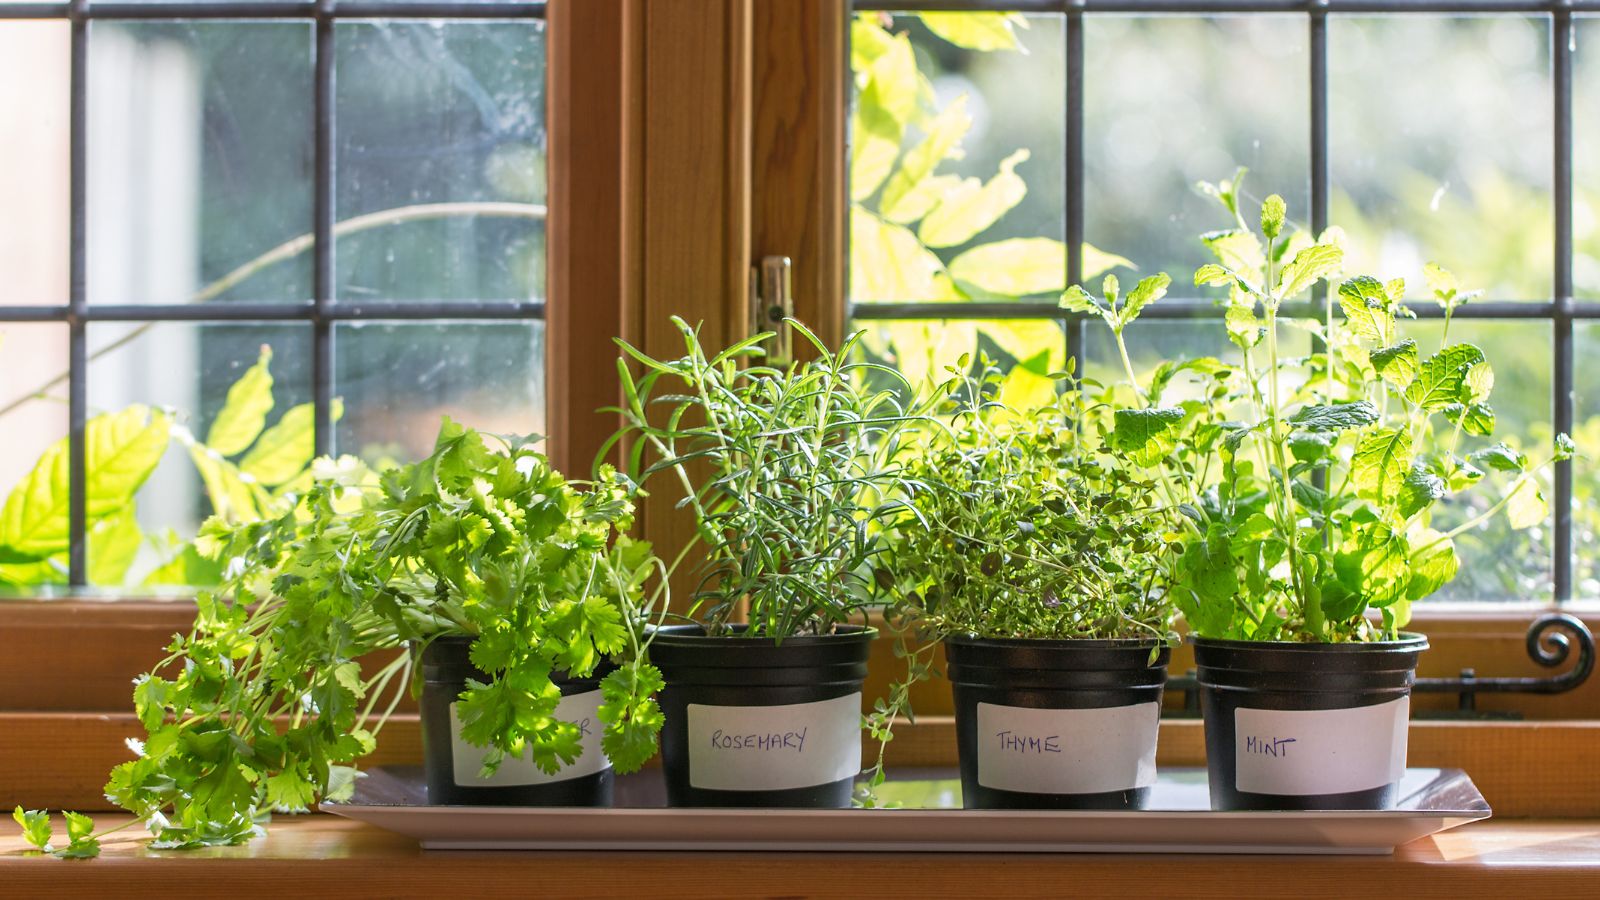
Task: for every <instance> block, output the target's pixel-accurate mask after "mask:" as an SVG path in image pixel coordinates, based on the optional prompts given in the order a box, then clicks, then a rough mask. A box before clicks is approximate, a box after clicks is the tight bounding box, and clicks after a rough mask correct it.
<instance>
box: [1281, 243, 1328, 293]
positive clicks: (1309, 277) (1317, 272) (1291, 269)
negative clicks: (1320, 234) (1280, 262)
mask: <svg viewBox="0 0 1600 900" xmlns="http://www.w3.org/2000/svg"><path fill="white" fill-rule="evenodd" d="M1343 262H1344V248H1343V247H1340V246H1339V245H1338V244H1312V245H1311V246H1309V247H1307V248H1305V249H1304V250H1301V251H1300V252H1299V253H1296V254H1295V255H1294V259H1293V260H1291V261H1290V262H1289V264H1288V265H1287V266H1284V267H1283V272H1282V274H1280V275H1279V277H1278V299H1279V300H1288V299H1289V298H1291V297H1294V296H1296V295H1297V294H1300V293H1301V292H1303V291H1305V290H1306V289H1307V288H1309V287H1311V286H1312V285H1313V284H1316V283H1317V282H1318V281H1320V280H1322V279H1323V278H1330V277H1332V276H1333V275H1334V274H1335V273H1337V272H1338V271H1339V266H1340V264H1341V263H1343Z"/></svg>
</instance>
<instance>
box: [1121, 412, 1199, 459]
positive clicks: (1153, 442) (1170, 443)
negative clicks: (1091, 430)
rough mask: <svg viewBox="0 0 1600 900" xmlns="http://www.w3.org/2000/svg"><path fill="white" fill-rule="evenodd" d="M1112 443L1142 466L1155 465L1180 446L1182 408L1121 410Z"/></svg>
mask: <svg viewBox="0 0 1600 900" xmlns="http://www.w3.org/2000/svg"><path fill="white" fill-rule="evenodd" d="M1114 418H1115V421H1116V428H1115V430H1113V431H1112V433H1111V446H1112V448H1113V449H1114V450H1116V451H1117V452H1119V453H1121V454H1123V455H1125V456H1127V457H1128V458H1129V459H1131V460H1133V462H1134V463H1135V464H1137V465H1140V466H1153V465H1156V464H1157V463H1159V462H1160V461H1161V460H1163V459H1165V458H1166V457H1167V454H1169V453H1171V452H1172V451H1173V450H1174V449H1176V448H1177V446H1178V427H1179V426H1180V425H1181V424H1182V423H1183V419H1184V412H1183V410H1181V409H1170V408H1158V409H1119V410H1117V411H1116V413H1115V415H1114Z"/></svg>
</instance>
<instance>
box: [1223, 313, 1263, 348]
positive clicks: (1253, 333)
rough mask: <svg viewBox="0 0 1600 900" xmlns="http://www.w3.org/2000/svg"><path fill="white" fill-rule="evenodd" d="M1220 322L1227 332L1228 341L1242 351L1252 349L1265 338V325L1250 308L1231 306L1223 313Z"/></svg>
mask: <svg viewBox="0 0 1600 900" xmlns="http://www.w3.org/2000/svg"><path fill="white" fill-rule="evenodd" d="M1222 321H1223V326H1224V327H1225V328H1226V329H1227V331H1228V340H1230V341H1232V342H1233V343H1234V344H1236V345H1238V346H1239V347H1241V348H1243V349H1246V350H1248V349H1250V348H1251V347H1254V346H1255V345H1257V344H1259V343H1261V340H1262V338H1264V337H1265V336H1266V331H1265V328H1266V323H1264V322H1262V321H1261V318H1260V317H1259V316H1257V315H1256V311H1255V309H1254V308H1252V307H1249V306H1243V305H1231V306H1229V307H1228V309H1227V312H1225V313H1223V320H1222Z"/></svg>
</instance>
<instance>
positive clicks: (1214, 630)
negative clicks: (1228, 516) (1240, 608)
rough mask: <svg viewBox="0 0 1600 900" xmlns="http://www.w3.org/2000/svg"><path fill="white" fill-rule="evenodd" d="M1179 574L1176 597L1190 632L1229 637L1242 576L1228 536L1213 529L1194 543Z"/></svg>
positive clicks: (1180, 566) (1218, 529)
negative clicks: (1235, 562)
mask: <svg viewBox="0 0 1600 900" xmlns="http://www.w3.org/2000/svg"><path fill="white" fill-rule="evenodd" d="M1178 572H1179V583H1178V589H1177V590H1176V591H1175V592H1174V593H1175V598H1176V599H1177V602H1178V605H1179V608H1180V609H1181V610H1182V611H1183V616H1184V618H1185V619H1187V620H1188V622H1189V628H1190V629H1191V630H1192V631H1193V632H1194V633H1195V634H1199V635H1203V636H1207V637H1212V636H1220V635H1223V634H1226V633H1227V631H1228V629H1229V628H1231V627H1232V625H1233V618H1234V608H1235V605H1236V600H1235V598H1236V596H1237V595H1238V593H1239V572H1238V568H1237V567H1236V566H1235V565H1234V561H1233V552H1232V542H1231V541H1230V540H1229V538H1228V535H1227V533H1226V532H1225V531H1223V530H1222V529H1221V527H1220V526H1217V525H1213V526H1211V528H1209V529H1208V530H1207V532H1206V537H1205V539H1204V540H1195V541H1191V542H1190V543H1189V544H1188V546H1187V547H1186V548H1185V549H1184V552H1183V555H1182V556H1181V557H1180V558H1179V561H1178Z"/></svg>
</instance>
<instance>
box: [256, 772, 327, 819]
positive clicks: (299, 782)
mask: <svg viewBox="0 0 1600 900" xmlns="http://www.w3.org/2000/svg"><path fill="white" fill-rule="evenodd" d="M316 802H317V786H316V785H314V784H312V783H311V781H310V780H309V779H307V778H306V777H305V776H304V775H302V774H301V773H300V771H299V770H298V769H284V770H283V771H281V772H279V773H277V774H276V775H272V776H269V777H268V778H267V805H268V806H269V807H271V808H272V811H273V812H280V813H299V812H307V811H309V810H310V809H311V807H312V806H313V805H315V804H316Z"/></svg>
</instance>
